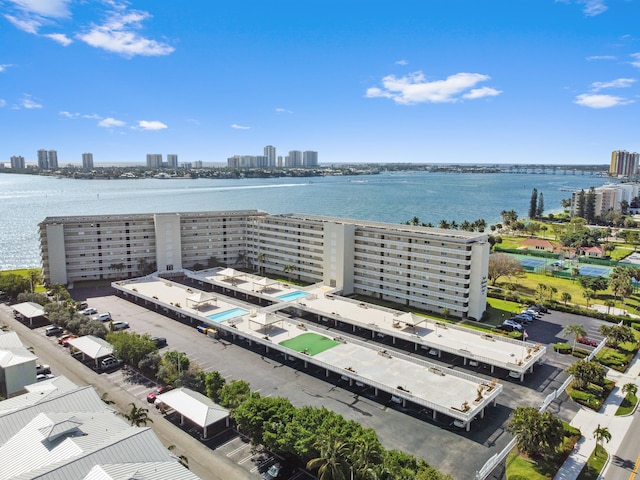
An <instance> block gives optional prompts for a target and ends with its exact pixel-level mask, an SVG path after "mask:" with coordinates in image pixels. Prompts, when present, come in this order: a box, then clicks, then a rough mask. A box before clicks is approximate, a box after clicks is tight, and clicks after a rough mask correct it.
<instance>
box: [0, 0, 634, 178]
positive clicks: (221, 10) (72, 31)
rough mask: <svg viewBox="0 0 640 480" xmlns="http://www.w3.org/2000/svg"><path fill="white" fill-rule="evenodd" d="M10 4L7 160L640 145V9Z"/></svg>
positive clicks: (604, 159)
mask: <svg viewBox="0 0 640 480" xmlns="http://www.w3.org/2000/svg"><path fill="white" fill-rule="evenodd" d="M2 14H3V15H2V17H0V22H3V23H4V27H3V28H0V39H1V40H2V44H3V45H5V46H6V48H5V49H3V51H2V52H1V53H0V82H1V83H0V85H2V89H1V90H0V118H2V122H3V123H2V124H3V142H2V144H1V145H0V162H4V163H5V164H8V163H9V162H10V159H11V158H12V157H14V158H17V157H23V158H24V159H25V161H26V163H27V164H33V163H36V162H37V161H38V158H37V157H36V156H35V155H36V152H37V150H38V148H40V147H39V146H40V145H45V146H47V145H48V146H52V147H54V148H56V150H57V152H58V156H57V161H58V164H59V165H60V166H63V165H67V164H69V163H80V162H81V161H82V155H83V153H86V152H92V153H93V156H94V158H95V160H96V163H97V164H118V163H122V164H130V163H136V164H137V163H143V164H144V161H145V160H144V159H145V157H146V155H147V154H148V153H150V152H178V154H179V156H180V161H181V164H189V163H191V164H196V163H197V162H203V163H205V164H225V162H226V159H227V158H229V157H230V156H232V155H234V152H260V151H262V149H263V148H264V146H265V145H301V146H302V145H309V146H312V148H313V151H319V152H322V163H324V164H332V163H458V164H464V163H471V164H549V165H551V164H562V165H567V164H576V165H585V164H608V163H609V162H610V161H611V152H612V151H618V150H620V151H622V150H626V151H629V152H638V151H640V135H638V133H637V120H636V119H637V118H638V114H639V112H638V104H639V99H640V84H639V83H638V78H639V77H640V37H639V36H638V35H637V34H635V33H634V32H635V23H634V22H633V21H631V20H632V19H633V18H637V17H638V15H639V14H640V3H639V2H638V0H628V1H614V0H555V1H554V0H520V1H518V2H505V1H501V2H500V1H495V0H494V1H489V2H477V1H471V0H460V1H458V2H419V1H417V0H405V1H402V2H400V3H393V4H389V3H388V2H381V1H379V0H373V1H371V2H367V3H366V8H363V4H361V3H359V2H346V3H345V2H337V1H335V0H324V1H323V2H319V1H317V0H315V1H314V0H312V1H309V2H299V1H294V0H281V1H279V2H275V3H268V2H267V3H265V2H257V1H249V0H245V1H240V2H232V3H226V4H222V5H220V4H217V3H206V2H197V3H196V4H193V5H190V6H188V7H185V6H184V5H180V4H177V3H176V2H169V1H167V0H158V1H156V2H153V3H147V4H144V5H142V4H140V5H134V4H132V3H130V2H125V1H123V0H114V1H109V2H74V1H72V0H48V1H47V2H42V1H41V0H6V1H5V2H2ZM45 72H46V74H44V73H45ZM283 152H284V150H283ZM165 155H167V153H165ZM278 156H282V157H283V159H282V161H283V163H285V159H284V157H285V155H282V154H281V155H278ZM278 156H276V158H275V161H276V163H277V162H278ZM16 161H17V160H16ZM269 161H272V160H269Z"/></svg>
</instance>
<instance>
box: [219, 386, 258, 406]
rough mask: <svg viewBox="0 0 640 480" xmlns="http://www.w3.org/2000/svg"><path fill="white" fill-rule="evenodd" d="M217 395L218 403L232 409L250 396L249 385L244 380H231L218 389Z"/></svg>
mask: <svg viewBox="0 0 640 480" xmlns="http://www.w3.org/2000/svg"><path fill="white" fill-rule="evenodd" d="M218 397H219V399H220V402H219V403H220V405H222V406H223V407H225V408H228V409H230V410H234V409H236V408H237V407H238V406H239V405H240V404H241V403H242V402H244V401H245V400H247V399H248V398H250V397H251V387H250V386H249V383H247V382H245V381H244V380H231V382H229V383H227V384H225V385H224V386H223V387H222V388H221V389H220V390H218Z"/></svg>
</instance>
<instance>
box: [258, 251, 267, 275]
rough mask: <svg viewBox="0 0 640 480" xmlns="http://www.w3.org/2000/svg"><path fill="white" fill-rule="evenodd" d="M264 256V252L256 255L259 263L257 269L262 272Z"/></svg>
mask: <svg viewBox="0 0 640 480" xmlns="http://www.w3.org/2000/svg"><path fill="white" fill-rule="evenodd" d="M264 257H265V254H264V252H260V253H258V256H257V257H256V258H257V260H258V264H259V266H258V271H259V272H263V273H264Z"/></svg>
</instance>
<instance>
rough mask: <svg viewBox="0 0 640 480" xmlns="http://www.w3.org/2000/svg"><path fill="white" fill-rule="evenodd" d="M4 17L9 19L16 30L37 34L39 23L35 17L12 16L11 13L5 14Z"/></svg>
mask: <svg viewBox="0 0 640 480" xmlns="http://www.w3.org/2000/svg"><path fill="white" fill-rule="evenodd" d="M4 18H6V19H7V20H9V22H11V23H12V24H13V26H14V27H16V28H17V29H18V30H22V31H23V32H27V33H33V34H37V33H38V28H40V25H41V23H40V21H38V20H35V19H28V18H27V19H21V18H17V17H14V16H13V15H5V16H4Z"/></svg>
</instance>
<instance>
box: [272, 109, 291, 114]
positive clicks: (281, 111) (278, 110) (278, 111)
mask: <svg viewBox="0 0 640 480" xmlns="http://www.w3.org/2000/svg"><path fill="white" fill-rule="evenodd" d="M276 113H293V112H292V111H291V110H287V109H286V108H276Z"/></svg>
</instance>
